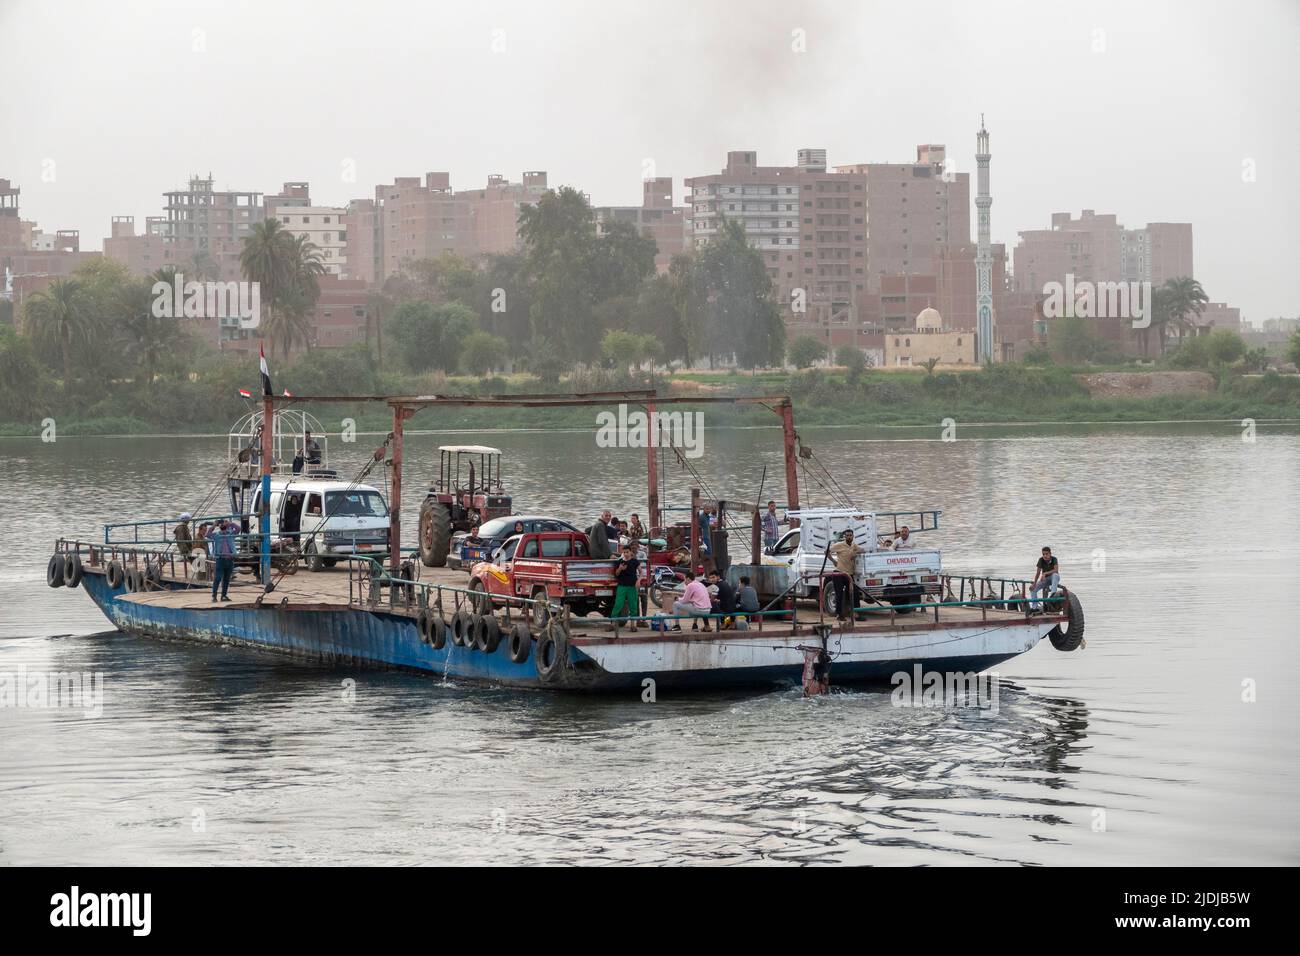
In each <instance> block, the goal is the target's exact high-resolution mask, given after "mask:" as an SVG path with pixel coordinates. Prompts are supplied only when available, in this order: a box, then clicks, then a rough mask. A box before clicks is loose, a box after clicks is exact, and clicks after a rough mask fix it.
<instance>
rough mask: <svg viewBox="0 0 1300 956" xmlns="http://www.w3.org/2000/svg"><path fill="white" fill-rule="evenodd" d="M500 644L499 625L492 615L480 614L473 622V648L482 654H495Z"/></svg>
mask: <svg viewBox="0 0 1300 956" xmlns="http://www.w3.org/2000/svg"><path fill="white" fill-rule="evenodd" d="M500 646H501V625H500V624H498V623H497V619H496V618H495V617H494V616H493V615H491V614H484V615H482V616H481V617H480V618H479V619H478V620H477V621H476V622H475V623H474V648H475V649H476V650H480V651H482V652H483V653H484V654H495V653H496V652H497V648H498V647H500Z"/></svg>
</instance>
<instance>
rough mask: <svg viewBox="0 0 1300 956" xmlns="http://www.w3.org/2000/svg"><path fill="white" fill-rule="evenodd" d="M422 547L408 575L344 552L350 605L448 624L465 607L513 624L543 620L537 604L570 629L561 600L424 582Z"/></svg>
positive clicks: (413, 552)
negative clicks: (411, 614)
mask: <svg viewBox="0 0 1300 956" xmlns="http://www.w3.org/2000/svg"><path fill="white" fill-rule="evenodd" d="M417 555H418V549H412V550H411V552H410V556H411V560H408V561H403V562H402V564H401V567H402V569H403V570H404V571H405V572H406V575H408V576H403V575H402V574H394V573H393V572H392V571H391V570H390V569H388V568H386V567H384V565H382V564H381V563H380V562H378V561H376V560H374V559H373V558H369V557H366V556H365V555H340V556H339V558H340V560H346V561H347V562H348V605H349V606H350V607H356V608H359V609H361V610H368V611H376V610H388V611H394V612H407V613H409V612H412V611H414V612H416V613H418V612H420V611H429V612H431V613H433V614H435V615H437V616H438V617H439V618H440V619H441V620H442V621H443V623H446V624H450V623H451V619H452V617H453V616H454V615H456V614H458V613H460V612H461V611H466V612H468V613H471V614H480V615H482V614H489V613H495V612H496V611H498V610H503V611H504V612H505V626H506V628H510V627H512V626H513V624H514V623H515V618H520V619H523V620H524V621H525V622H527V621H528V619H529V618H533V619H534V620H533V623H538V622H537V618H538V617H541V616H543V615H541V614H539V612H538V610H537V609H538V608H542V609H544V611H545V614H544V617H545V618H546V619H548V620H549V619H550V618H551V617H553V616H557V615H558V616H560V617H561V618H562V619H563V621H564V623H565V626H566V628H567V627H568V626H569V624H570V616H569V609H568V607H567V606H565V605H563V604H562V603H561V602H559V601H553V600H550V599H549V598H548V599H541V600H539V599H537V598H526V597H518V596H515V595H510V594H492V593H491V592H489V591H484V590H479V589H477V588H469V587H458V586H456V585H454V584H442V583H438V582H434V581H421V580H420V579H419V577H418V574H419V568H420V567H421V564H420V562H419V559H418V557H417Z"/></svg>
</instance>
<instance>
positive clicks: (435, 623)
mask: <svg viewBox="0 0 1300 956" xmlns="http://www.w3.org/2000/svg"><path fill="white" fill-rule="evenodd" d="M429 646H430V647H432V648H433V649H434V650H435V651H440V650H442V649H443V648H444V647H446V646H447V622H446V621H444V620H443V619H442V612H441V611H435V610H433V609H430V610H429Z"/></svg>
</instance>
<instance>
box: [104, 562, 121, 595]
mask: <svg viewBox="0 0 1300 956" xmlns="http://www.w3.org/2000/svg"><path fill="white" fill-rule="evenodd" d="M104 579H105V580H106V581H108V586H109V587H110V588H112V589H113V590H114V591H116V590H117V589H118V588H120V587H121V586H122V585H123V584H125V583H126V572H125V571H123V570H122V565H121V563H120V562H118V561H110V562H108V570H107V571H105V572H104Z"/></svg>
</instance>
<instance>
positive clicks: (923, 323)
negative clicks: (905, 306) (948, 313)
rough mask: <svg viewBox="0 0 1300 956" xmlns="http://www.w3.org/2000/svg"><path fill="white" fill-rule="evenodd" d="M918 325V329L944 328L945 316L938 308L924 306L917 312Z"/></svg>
mask: <svg viewBox="0 0 1300 956" xmlns="http://www.w3.org/2000/svg"><path fill="white" fill-rule="evenodd" d="M916 327H917V329H942V328H943V316H941V315H940V314H939V310H938V309H931V308H929V307H927V308H924V309H922V310H921V311H920V312H918V313H917V316H916Z"/></svg>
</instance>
